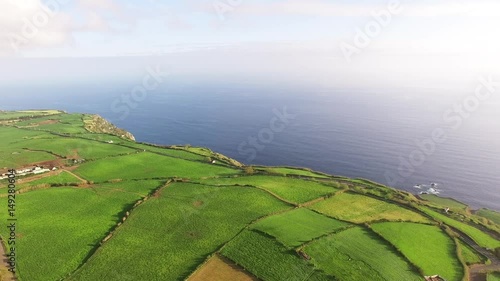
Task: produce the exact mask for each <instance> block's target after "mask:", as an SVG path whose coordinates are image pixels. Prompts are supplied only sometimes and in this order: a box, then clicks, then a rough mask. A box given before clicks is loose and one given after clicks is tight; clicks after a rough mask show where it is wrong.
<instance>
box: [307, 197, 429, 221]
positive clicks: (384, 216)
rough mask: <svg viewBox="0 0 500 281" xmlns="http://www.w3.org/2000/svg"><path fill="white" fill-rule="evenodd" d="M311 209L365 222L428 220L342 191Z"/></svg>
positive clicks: (408, 211) (416, 214) (332, 215)
mask: <svg viewBox="0 0 500 281" xmlns="http://www.w3.org/2000/svg"><path fill="white" fill-rule="evenodd" d="M311 209H313V210H316V211H318V212H320V213H323V214H326V215H328V216H331V217H334V218H337V219H340V220H345V221H350V222H353V223H363V222H370V221H378V220H389V221H411V222H428V221H429V220H428V219H426V218H425V217H423V216H422V215H420V214H418V213H415V212H413V211H410V210H408V209H405V208H402V207H400V206H398V205H396V204H391V203H387V202H385V201H382V200H378V199H374V198H371V197H368V196H364V195H358V194H352V193H347V192H345V193H341V194H338V195H336V196H333V197H331V198H329V199H327V200H324V201H321V202H318V203H316V204H314V205H312V206H311Z"/></svg>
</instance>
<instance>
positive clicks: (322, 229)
mask: <svg viewBox="0 0 500 281" xmlns="http://www.w3.org/2000/svg"><path fill="white" fill-rule="evenodd" d="M348 226H349V224H347V223H344V222H341V221H337V220H334V219H330V218H327V217H325V216H322V215H319V214H317V213H315V212H313V211H310V210H308V209H305V208H300V209H295V210H293V211H290V212H286V213H283V214H279V215H275V216H272V217H268V218H266V219H264V220H262V221H259V222H257V223H255V224H254V225H252V227H251V228H252V229H257V230H260V231H262V232H265V233H267V234H269V235H271V236H274V237H276V238H277V239H278V240H279V241H280V242H282V243H283V244H284V245H287V246H290V247H297V246H300V245H302V244H303V243H305V242H308V241H311V240H312V239H314V238H317V237H319V236H322V235H325V234H329V233H332V232H334V231H337V230H339V229H342V228H345V227H348Z"/></svg>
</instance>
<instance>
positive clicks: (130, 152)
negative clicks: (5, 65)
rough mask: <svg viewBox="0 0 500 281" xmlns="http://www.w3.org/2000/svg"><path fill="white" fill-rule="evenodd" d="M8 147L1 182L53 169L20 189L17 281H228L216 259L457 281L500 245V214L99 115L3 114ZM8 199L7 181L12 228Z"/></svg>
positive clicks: (344, 276)
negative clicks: (141, 136) (139, 137)
mask: <svg viewBox="0 0 500 281" xmlns="http://www.w3.org/2000/svg"><path fill="white" fill-rule="evenodd" d="M40 114H41V115H43V114H55V115H51V116H41V115H40ZM31 115H39V116H37V117H29V116H31ZM17 118H19V120H18V119H17ZM18 126H21V127H22V128H19V127H18ZM85 126H87V128H89V131H87V130H86V129H85ZM91 131H95V132H109V133H110V134H107V133H91ZM0 135H1V136H2V137H1V138H0V170H1V173H5V172H6V171H7V168H15V169H20V168H28V167H30V168H31V167H33V166H34V165H35V164H38V165H40V166H44V167H46V168H52V167H53V166H55V167H57V168H58V169H55V170H54V171H51V172H49V173H46V174H41V175H28V176H18V177H17V178H16V180H17V182H16V190H17V191H19V192H20V193H19V194H16V197H15V199H16V202H15V203H16V219H17V229H16V239H17V241H16V247H17V248H16V255H17V257H18V259H17V277H18V280H21V281H56V280H59V281H63V280H64V281H86V280H88V281H96V280H109V281H114V280H116V281H129V280H130V281H137V280H185V279H186V278H187V277H189V276H191V274H192V273H193V272H195V271H196V272H197V273H198V277H197V278H198V280H208V281H211V279H210V278H211V276H228V275H224V274H222V275H220V274H215V275H212V273H217V272H214V271H217V270H219V271H223V270H224V269H221V268H217V266H215V267H213V266H212V267H211V268H208V269H207V268H204V270H205V271H199V269H200V268H201V267H202V266H204V263H205V262H206V261H208V260H209V259H210V258H211V257H213V256H214V255H217V256H219V257H222V256H224V258H227V260H225V261H227V263H224V262H221V263H220V264H223V265H224V268H225V270H228V271H229V270H230V271H231V272H232V273H233V275H231V276H239V277H234V278H233V279H236V278H240V277H241V278H245V277H248V276H249V275H246V273H248V274H250V273H251V274H250V275H252V276H257V277H258V278H260V279H261V280H263V281H268V280H270V281H273V280H276V281H278V280H279V281H281V280H283V281H285V280H286V281H295V280H297V281H306V280H307V281H314V280H339V281H358V280H360V281H382V280H397V281H408V280H409V281H412V280H419V281H423V276H424V275H435V274H439V275H441V276H443V277H445V278H446V280H447V281H458V280H462V277H463V276H462V275H463V274H464V272H465V271H466V269H465V268H463V265H462V262H465V263H467V264H478V263H485V262H486V261H487V258H486V257H483V256H482V255H481V254H480V252H483V251H482V250H481V251H480V250H477V251H479V252H477V251H476V250H474V249H475V248H476V245H473V247H472V246H470V245H468V244H466V242H462V241H467V243H469V242H470V241H469V239H466V236H470V237H471V238H472V239H473V240H475V241H477V243H478V244H479V245H480V246H482V247H484V248H488V249H493V248H496V247H500V241H499V240H498V239H497V237H494V236H493V234H491V233H493V232H494V231H495V230H498V229H499V227H500V224H498V222H499V221H500V213H498V212H494V211H490V210H486V209H481V210H478V211H477V212H473V211H472V213H473V214H471V213H470V212H469V208H468V207H467V206H466V205H465V204H462V203H460V202H458V201H455V200H452V199H448V198H440V197H436V196H427V195H424V196H422V197H423V198H424V199H425V200H427V201H422V200H419V199H417V198H416V197H415V196H414V195H412V194H409V193H407V192H404V191H400V190H395V189H391V188H387V187H385V186H383V185H381V184H378V183H375V182H371V181H369V180H365V179H349V178H345V177H340V176H329V175H324V174H321V173H316V172H314V171H312V170H308V169H302V168H297V169H295V168H293V167H265V166H244V165H242V164H241V163H239V162H238V161H236V160H234V159H230V158H228V157H226V156H224V155H221V154H219V153H217V152H214V151H212V150H210V149H208V148H203V147H191V146H190V145H185V146H165V147H160V146H154V145H148V144H145V143H137V142H135V141H132V140H129V139H125V138H122V136H125V135H126V136H128V137H130V135H129V134H128V133H126V132H125V131H123V130H121V129H118V128H116V127H114V126H113V125H111V124H109V123H107V122H106V121H105V120H103V119H101V118H99V117H98V116H95V115H88V114H65V113H61V112H59V111H46V112H36V111H33V112H31V111H29V112H28V111H25V112H3V111H0ZM74 159H77V160H78V161H74ZM82 159H85V160H82ZM212 160H215V163H212ZM49 161H50V162H49ZM44 162H47V163H44ZM63 166H64V167H63ZM30 180H32V181H30ZM7 192H8V189H7V181H6V180H1V181H0V198H2V199H1V200H3V202H4V204H2V205H0V220H2V221H4V222H7V215H8V210H7V208H8V206H7V205H8V204H7V201H8V200H9V199H10V200H11V201H12V197H11V198H9V197H8V196H7V195H8V194H7ZM11 204H12V203H11ZM1 206H3V207H1ZM445 207H450V208H451V209H452V211H453V212H451V215H450V217H449V216H447V215H445V214H444V211H440V210H443V209H444V208H445ZM417 208H418V210H417ZM424 213H425V214H424ZM460 219H463V221H465V222H461V221H460ZM466 222H468V223H469V224H467V223H466ZM473 222H477V223H478V225H476V224H474V223H473ZM441 223H442V224H443V225H440V224H441ZM479 223H480V224H481V225H483V227H481V226H479ZM494 223H497V224H494ZM438 225H439V226H438ZM475 226H477V228H476V227H475ZM486 227H488V228H489V229H490V230H491V233H489V232H487V230H486ZM450 228H452V230H453V229H455V232H456V233H453V232H452V231H451V230H450ZM457 229H458V230H460V231H456V230H457ZM7 231H8V229H7V227H5V226H4V227H2V228H0V235H1V238H2V240H3V241H4V244H5V242H6V241H7V239H6V238H8V236H10V232H7ZM462 232H463V233H465V234H466V235H463V234H461V233H462ZM490 234H491V236H490ZM457 235H458V236H460V235H462V236H463V237H457ZM459 256H460V259H459ZM488 257H489V258H490V259H491V264H492V265H495V264H497V262H498V261H497V260H496V259H494V258H493V257H492V256H491V257H490V256H489V255H488ZM461 261H462V262H461ZM233 262H234V263H233ZM215 265H217V264H215ZM242 268H243V269H244V270H246V272H243V271H240V272H239V273H240V274H236V275H234V274H235V273H238V271H239V270H243V269H242ZM200 272H204V273H200ZM4 273H5V268H2V267H1V266H0V279H1V280H3V277H4V275H3V274H4ZM219 273H220V272H219ZM226 273H227V272H226ZM200 278H201V279H200ZM488 278H489V279H488V280H490V281H491V280H498V278H499V276H498V275H496V276H494V275H492V274H490V276H489V277H488ZM212 279H214V278H212ZM221 279H223V278H221ZM463 279H464V280H465V279H466V276H464V278H463ZM217 281H219V280H217ZM220 281H223V280H220ZM235 281H236V280H235ZM247 281H248V280H247Z"/></svg>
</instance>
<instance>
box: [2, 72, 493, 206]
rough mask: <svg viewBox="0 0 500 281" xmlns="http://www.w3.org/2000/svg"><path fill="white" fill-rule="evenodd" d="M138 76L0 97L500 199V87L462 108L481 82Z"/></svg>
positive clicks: (148, 132) (136, 128)
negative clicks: (155, 79) (427, 85)
mask: <svg viewBox="0 0 500 281" xmlns="http://www.w3.org/2000/svg"><path fill="white" fill-rule="evenodd" d="M132 88H133V84H128V83H121V84H111V83H102V84H99V83H88V84H79V85H66V86H61V85H59V86H52V85H50V84H46V85H43V86H36V87H32V88H27V87H23V89H22V90H19V89H17V88H12V89H9V88H5V89H2V91H4V92H7V93H8V92H15V93H16V94H15V95H14V94H12V95H9V96H8V97H5V98H3V99H2V101H1V104H0V109H7V110H14V109H26V108H57V109H63V110H66V111H69V112H85V113H98V114H101V115H102V116H104V117H106V118H107V119H109V120H111V121H112V122H113V123H115V124H116V125H118V126H119V127H122V128H124V129H126V130H128V131H130V132H132V133H133V134H134V135H135V137H136V139H137V140H139V141H144V142H150V143H156V144H191V145H193V146H205V147H209V148H211V149H213V150H215V151H218V152H220V153H223V154H225V155H228V156H230V157H232V158H235V159H237V160H239V161H241V162H244V163H246V164H263V165H287V166H301V167H309V168H312V169H314V170H318V171H323V172H327V173H331V174H336V175H344V176H349V177H361V178H367V179H371V180H374V181H377V182H381V183H384V184H389V185H391V186H394V187H397V188H400V189H404V190H407V191H410V192H414V193H418V192H420V191H423V190H426V189H427V188H428V187H426V186H423V187H422V189H417V188H415V187H414V186H415V185H416V184H426V185H429V184H430V183H432V182H434V183H437V184H438V187H437V189H438V190H439V192H440V195H442V196H446V197H454V198H456V199H458V200H462V201H464V202H467V203H469V204H471V205H472V206H474V207H488V208H493V209H497V210H500V186H499V183H500V173H499V167H500V126H499V124H500V123H499V120H500V119H499V118H500V114H499V109H500V98H499V97H497V96H495V95H494V96H493V97H491V98H490V99H488V100H486V101H483V102H481V103H480V104H479V105H478V108H477V109H476V110H474V111H472V112H465V113H464V114H463V115H459V114H458V113H457V114H455V113H453V112H451V113H450V111H448V110H453V106H454V105H455V104H461V103H462V102H463V101H464V100H465V99H466V98H467V97H468V96H470V95H471V93H473V91H474V88H471V89H464V90H463V91H462V92H456V91H455V92H451V91H449V92H448V91H446V90H436V89H424V88H406V89H399V90H394V89H392V90H384V89H378V90H373V89H371V90H370V89H338V88H321V87H308V86H302V87H289V88H287V87H285V86H282V85H273V84H269V83H267V84H265V83H262V84H259V83H254V82H252V83H251V82H238V83H215V82H212V83H209V82H202V83H194V82H189V80H188V79H186V80H185V81H184V82H178V83H176V84H174V85H173V84H171V83H170V84H168V85H163V86H162V87H161V88H158V89H156V90H153V91H150V92H147V95H146V96H142V97H141V98H140V100H141V101H138V100H137V99H134V98H133V97H131V93H130V92H131V89H132ZM499 95H500V94H499ZM126 98H130V99H131V100H129V101H128V104H127V102H125V100H124V99H126ZM122 99H123V100H122ZM128 111H129V112H128ZM284 111H286V114H285V113H284ZM125 113H126V114H125ZM283 115H288V116H283ZM443 116H446V117H443ZM433 134H437V135H439V136H438V137H437V138H435V139H436V140H439V142H437V141H436V140H432V136H433ZM443 134H444V135H445V136H446V139H445V140H443V136H442V135H443Z"/></svg>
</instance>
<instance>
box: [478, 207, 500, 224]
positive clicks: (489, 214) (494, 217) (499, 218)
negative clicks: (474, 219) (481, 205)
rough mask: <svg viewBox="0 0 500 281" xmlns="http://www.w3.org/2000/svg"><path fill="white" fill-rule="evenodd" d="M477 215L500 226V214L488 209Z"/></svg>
mask: <svg viewBox="0 0 500 281" xmlns="http://www.w3.org/2000/svg"><path fill="white" fill-rule="evenodd" d="M476 215H478V216H481V217H483V218H487V219H489V220H490V221H492V222H494V223H496V224H499V225H500V213H499V212H495V211H492V210H488V209H480V210H478V211H477V212H476Z"/></svg>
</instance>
